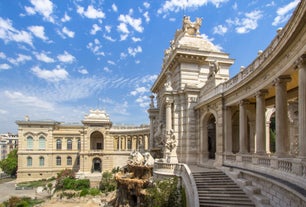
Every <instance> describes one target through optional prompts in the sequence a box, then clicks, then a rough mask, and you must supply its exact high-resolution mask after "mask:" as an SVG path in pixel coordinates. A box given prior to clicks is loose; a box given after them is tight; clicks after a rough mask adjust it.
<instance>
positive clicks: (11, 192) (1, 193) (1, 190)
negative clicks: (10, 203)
mask: <svg viewBox="0 0 306 207" xmlns="http://www.w3.org/2000/svg"><path fill="white" fill-rule="evenodd" d="M11 196H18V197H23V196H27V197H31V198H33V197H36V193H35V189H33V190H15V181H10V182H6V183H2V184H0V203H2V202H3V201H6V200H8V199H9V198H10V197H11Z"/></svg>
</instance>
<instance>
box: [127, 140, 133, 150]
mask: <svg viewBox="0 0 306 207" xmlns="http://www.w3.org/2000/svg"><path fill="white" fill-rule="evenodd" d="M127 148H128V149H129V150H131V149H132V140H131V138H129V139H128V141H127Z"/></svg>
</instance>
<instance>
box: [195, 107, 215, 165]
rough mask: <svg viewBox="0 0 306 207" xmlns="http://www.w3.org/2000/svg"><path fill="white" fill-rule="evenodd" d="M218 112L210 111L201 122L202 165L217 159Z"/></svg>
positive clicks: (203, 116) (200, 153) (200, 149)
mask: <svg viewBox="0 0 306 207" xmlns="http://www.w3.org/2000/svg"><path fill="white" fill-rule="evenodd" d="M216 117H217V116H216V112H215V111H212V110H208V111H207V112H206V113H205V114H203V115H202V116H201V121H200V147H199V155H200V164H203V163H204V162H206V161H208V160H209V159H215V153H216V130H217V128H216V120H217V119H216Z"/></svg>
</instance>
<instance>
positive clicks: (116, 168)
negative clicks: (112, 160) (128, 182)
mask: <svg viewBox="0 0 306 207" xmlns="http://www.w3.org/2000/svg"><path fill="white" fill-rule="evenodd" d="M119 171H120V167H114V168H113V169H112V173H113V174H115V173H118V172H119Z"/></svg>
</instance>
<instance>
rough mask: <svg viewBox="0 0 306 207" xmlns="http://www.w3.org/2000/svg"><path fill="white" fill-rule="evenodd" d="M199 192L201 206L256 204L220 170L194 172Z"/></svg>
mask: <svg viewBox="0 0 306 207" xmlns="http://www.w3.org/2000/svg"><path fill="white" fill-rule="evenodd" d="M192 175H193V177H194V180H195V182H196V186H197V189H198V194H199V204H200V207H204V206H211V207H213V206H245V207H247V206H255V205H254V204H253V203H252V201H251V200H250V199H249V197H248V196H247V195H246V194H245V193H244V192H243V191H242V190H241V189H240V187H239V186H238V185H237V184H236V183H235V182H234V181H233V180H232V179H231V178H230V177H228V176H227V175H226V174H225V173H223V172H222V171H219V170H213V171H207V172H193V173H192Z"/></svg>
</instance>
